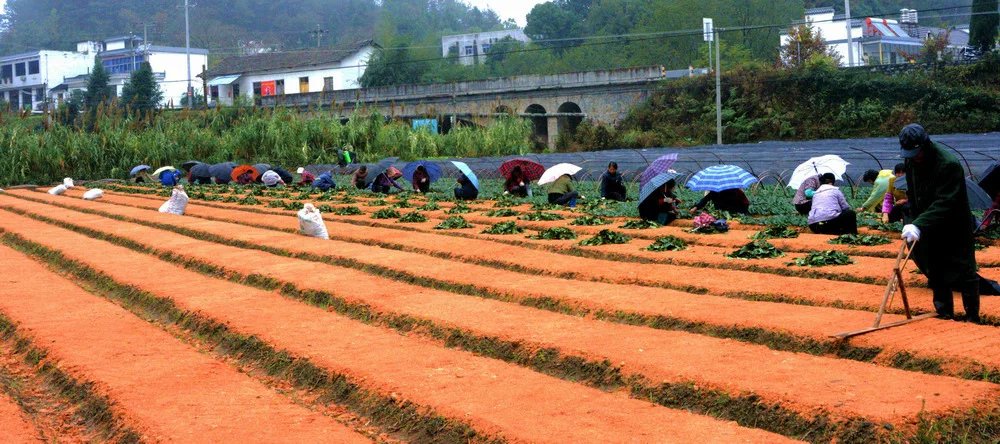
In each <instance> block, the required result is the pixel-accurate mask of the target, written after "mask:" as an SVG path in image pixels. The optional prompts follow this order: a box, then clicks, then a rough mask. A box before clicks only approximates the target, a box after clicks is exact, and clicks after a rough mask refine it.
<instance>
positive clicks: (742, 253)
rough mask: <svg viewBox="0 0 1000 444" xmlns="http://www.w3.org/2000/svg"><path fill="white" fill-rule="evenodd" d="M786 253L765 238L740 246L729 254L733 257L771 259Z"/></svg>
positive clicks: (728, 255)
mask: <svg viewBox="0 0 1000 444" xmlns="http://www.w3.org/2000/svg"><path fill="white" fill-rule="evenodd" d="M782 255H784V253H782V252H781V250H779V249H777V248H776V247H775V246H774V245H771V243H770V242H768V241H765V240H755V241H752V242H750V243H747V244H746V245H744V246H742V247H740V248H739V249H738V250H736V251H734V252H732V253H729V254H727V255H726V256H727V257H731V258H733V259H769V258H773V257H779V256H782Z"/></svg>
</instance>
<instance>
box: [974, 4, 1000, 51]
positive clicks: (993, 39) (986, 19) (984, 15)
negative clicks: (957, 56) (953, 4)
mask: <svg viewBox="0 0 1000 444" xmlns="http://www.w3.org/2000/svg"><path fill="white" fill-rule="evenodd" d="M997 9H998V1H997V0H973V1H972V14H973V15H972V21H971V23H970V24H969V46H972V47H974V48H977V49H979V50H980V51H983V52H987V51H992V50H993V48H995V47H996V44H997V27H998V26H1000V15H998V13H997Z"/></svg>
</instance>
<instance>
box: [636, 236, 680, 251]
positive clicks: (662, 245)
mask: <svg viewBox="0 0 1000 444" xmlns="http://www.w3.org/2000/svg"><path fill="white" fill-rule="evenodd" d="M646 249H647V250H649V251H681V250H685V249H687V242H685V241H684V239H681V238H679V237H677V236H664V237H661V238H658V239H656V241H655V242H653V243H652V244H651V245H650V246H648V247H646Z"/></svg>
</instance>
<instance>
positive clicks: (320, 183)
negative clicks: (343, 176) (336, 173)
mask: <svg viewBox="0 0 1000 444" xmlns="http://www.w3.org/2000/svg"><path fill="white" fill-rule="evenodd" d="M312 186H313V187H314V188H316V189H317V190H320V191H322V192H324V193H325V192H327V191H330V190H331V189H333V188H337V182H335V181H334V180H333V173H332V172H330V171H327V172H325V173H323V174H320V175H319V177H317V178H316V180H314V181H312Z"/></svg>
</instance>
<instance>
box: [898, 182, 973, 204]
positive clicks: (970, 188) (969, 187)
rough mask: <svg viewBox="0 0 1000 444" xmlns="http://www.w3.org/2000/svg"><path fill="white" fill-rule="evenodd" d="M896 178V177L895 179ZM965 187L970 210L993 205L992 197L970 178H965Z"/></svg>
mask: <svg viewBox="0 0 1000 444" xmlns="http://www.w3.org/2000/svg"><path fill="white" fill-rule="evenodd" d="M897 180H898V179H897ZM965 188H966V191H967V194H968V197H967V198H968V199H969V208H970V209H971V210H972V211H976V210H986V209H989V208H990V207H991V206H993V199H990V195H989V194H987V193H986V190H983V187H980V186H979V184H977V183H976V182H975V181H973V180H972V179H969V178H968V177H966V178H965Z"/></svg>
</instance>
